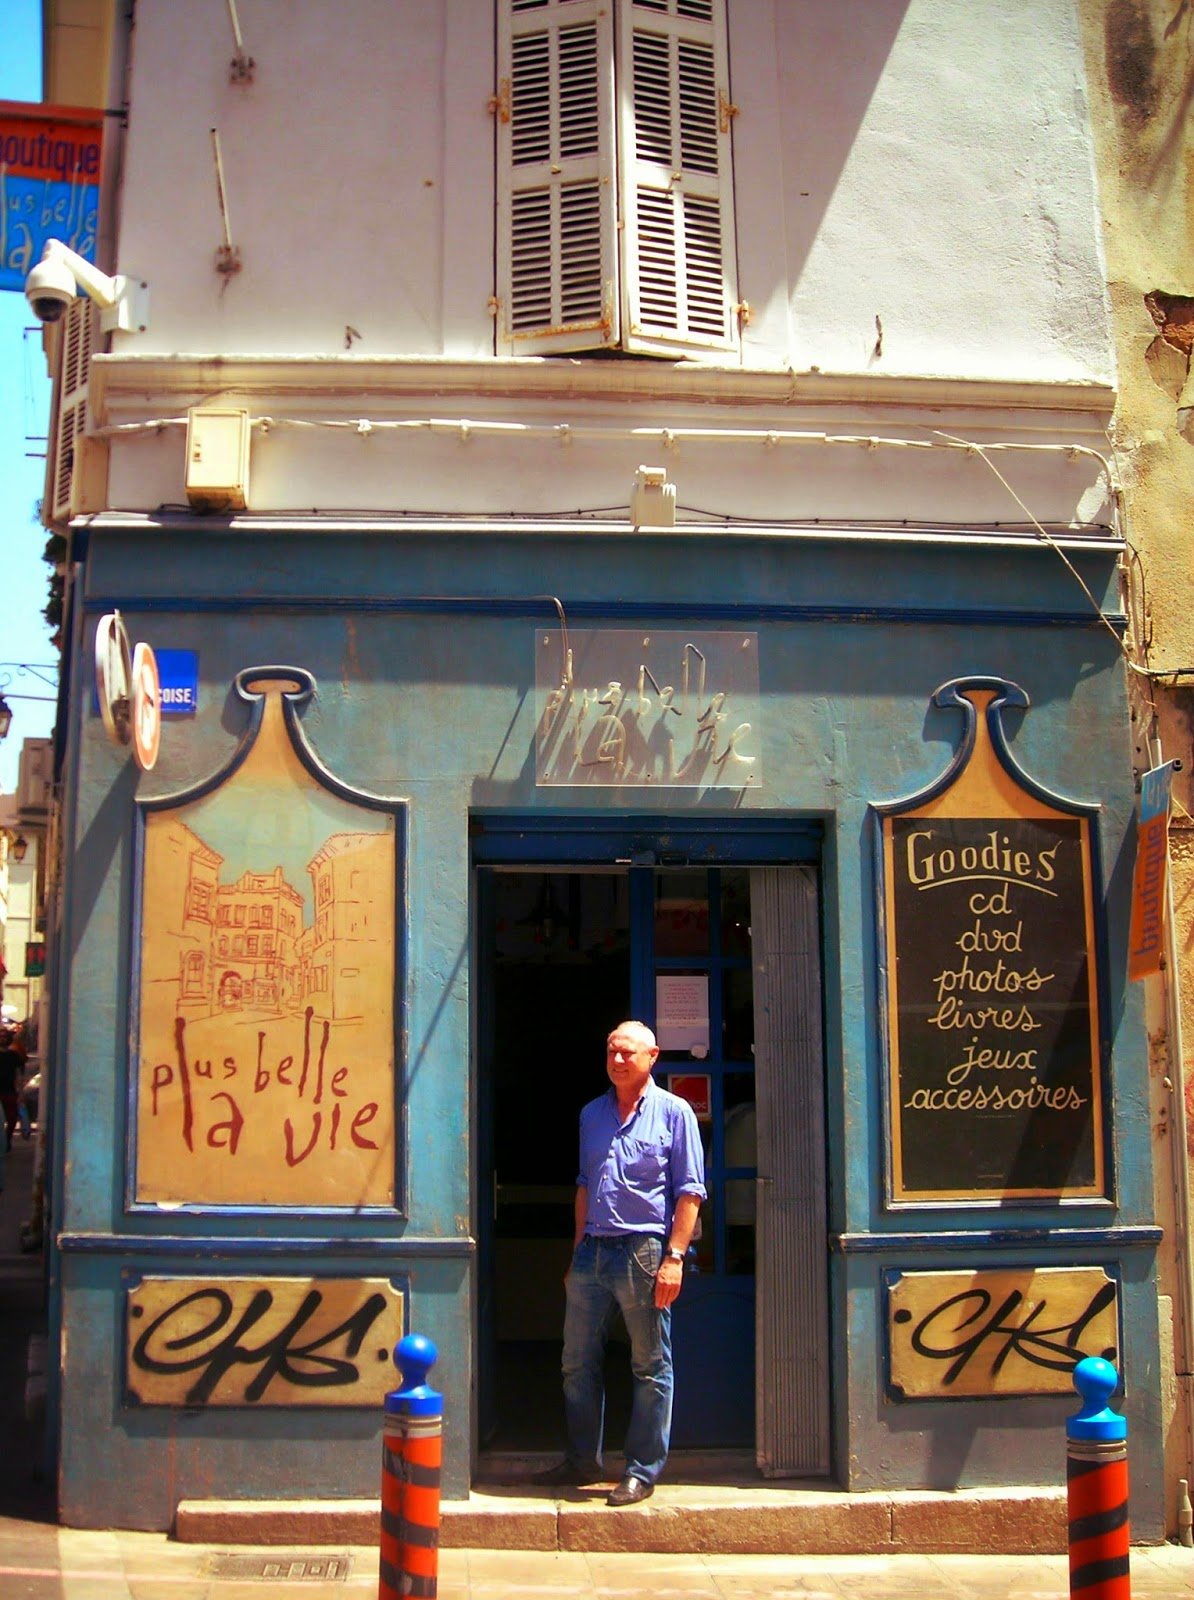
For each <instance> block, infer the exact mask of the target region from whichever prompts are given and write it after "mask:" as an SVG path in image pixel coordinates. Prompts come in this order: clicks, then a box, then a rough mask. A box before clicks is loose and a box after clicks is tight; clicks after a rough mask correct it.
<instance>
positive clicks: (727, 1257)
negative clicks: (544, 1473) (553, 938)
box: [635, 865, 757, 1449]
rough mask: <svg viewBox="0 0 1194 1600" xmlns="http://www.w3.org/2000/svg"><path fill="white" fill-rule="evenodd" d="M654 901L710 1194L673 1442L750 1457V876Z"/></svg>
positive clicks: (664, 1073)
mask: <svg viewBox="0 0 1194 1600" xmlns="http://www.w3.org/2000/svg"><path fill="white" fill-rule="evenodd" d="M635 876H637V874H636V875H635ZM650 892H651V896H652V903H651V907H650V924H649V928H648V929H647V930H645V931H646V933H647V939H648V941H649V951H650V956H649V960H650V971H651V976H652V980H653V982H652V992H651V993H650V995H649V996H648V997H647V998H648V999H649V1001H650V1004H651V1014H650V1015H648V1017H647V1018H646V1020H648V1021H651V1022H652V1025H653V1026H654V1028H655V1030H656V1034H657V1037H658V1039H659V1043H660V1056H659V1063H658V1065H657V1067H656V1071H655V1076H656V1079H657V1081H658V1082H659V1083H660V1085H661V1086H662V1087H663V1088H665V1089H670V1090H671V1091H672V1093H673V1094H678V1095H680V1096H681V1098H683V1099H685V1100H687V1101H688V1102H689V1103H690V1104H691V1105H692V1107H693V1110H694V1111H695V1112H696V1116H697V1121H698V1123H699V1125H700V1129H701V1137H702V1141H703V1143H704V1147H705V1178H706V1185H707V1188H708V1191H709V1197H708V1199H707V1200H706V1202H705V1204H704V1205H703V1206H702V1207H701V1216H700V1222H699V1225H698V1236H697V1237H696V1239H694V1241H693V1245H692V1247H691V1249H690V1251H689V1262H688V1265H687V1267H686V1278H685V1284H684V1289H683V1291H682V1293H681V1295H680V1298H679V1300H678V1301H677V1302H676V1306H675V1310H674V1312H673V1339H674V1345H675V1359H676V1399H675V1414H674V1420H673V1434H672V1439H673V1444H674V1445H675V1446H677V1447H679V1448H683V1447H685V1446H689V1447H700V1448H705V1449H708V1448H727V1447H743V1448H746V1447H751V1446H753V1445H754V1442H755V1428H754V1390H755V1384H754V1349H755V1336H754V1315H755V1179H756V1176H757V1173H756V1137H755V1073H754V1007H753V999H752V990H753V984H752V970H751V932H750V872H749V870H748V869H746V868H744V867H729V866H726V867H707V866H690V865H686V866H681V867H657V868H655V869H654V871H653V872H652V873H651V875H650Z"/></svg>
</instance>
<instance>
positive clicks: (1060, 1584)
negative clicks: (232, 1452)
mask: <svg viewBox="0 0 1194 1600" xmlns="http://www.w3.org/2000/svg"><path fill="white" fill-rule="evenodd" d="M439 1592H440V1595H441V1596H442V1597H443V1600H515V1597H519V1600H521V1597H522V1596H527V1597H528V1600H556V1597H557V1596H558V1597H559V1600H1066V1597H1067V1596H1068V1594H1069V1580H1068V1574H1067V1568H1066V1560H1065V1557H1064V1556H983V1555H969V1556H957V1555H953V1556H729V1555H703V1556H702V1555H691V1556H679V1555H611V1554H604V1553H603V1554H596V1553H586V1554H579V1553H567V1552H544V1553H536V1552H532V1551H525V1550H497V1551H492V1550H484V1551H482V1550H445V1551H442V1552H441V1555H440V1569H439ZM376 1593H377V1552H376V1550H374V1549H370V1548H367V1547H364V1546H360V1545H354V1546H349V1547H341V1548H338V1549H334V1550H333V1549H311V1548H307V1549H295V1550H282V1549H262V1548H256V1549H249V1548H245V1547H240V1548H236V1549H233V1548H223V1549H221V1548H217V1547H215V1546H210V1545H208V1546H204V1545H180V1544H177V1543H174V1542H173V1541H172V1540H170V1539H168V1538H167V1537H166V1536H165V1535H164V1534H153V1533H87V1532H80V1531H76V1530H72V1529H69V1528H54V1527H52V1526H48V1525H46V1524H37V1523H22V1522H10V1521H5V1520H3V1519H0V1595H2V1596H3V1597H4V1600H266V1597H272V1596H275V1595H294V1596H295V1597H296V1600H298V1597H299V1596H305V1597H306V1600H349V1597H350V1596H352V1595H370V1596H373V1595H376ZM1132 1594H1133V1596H1134V1600H1187V1597H1191V1600H1194V1550H1183V1549H1179V1548H1178V1547H1177V1546H1175V1545H1163V1546H1160V1547H1157V1548H1152V1547H1150V1548H1147V1549H1145V1548H1140V1549H1137V1550H1134V1551H1133V1552H1132Z"/></svg>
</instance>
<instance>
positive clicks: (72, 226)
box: [0, 100, 104, 290]
mask: <svg viewBox="0 0 1194 1600" xmlns="http://www.w3.org/2000/svg"><path fill="white" fill-rule="evenodd" d="M103 141H104V122H103V116H102V114H100V113H97V112H95V111H91V110H75V109H73V108H71V107H66V106H46V105H37V104H32V103H26V102H24V101H17V100H0V289H18V290H23V289H24V287H25V279H26V278H27V277H28V275H29V273H30V271H31V270H32V269H33V268H34V267H35V266H36V265H37V263H38V262H39V261H40V260H41V255H42V251H43V250H44V248H45V245H46V240H47V239H58V240H60V241H61V242H62V243H63V244H64V245H67V246H68V247H69V248H70V249H71V250H74V251H75V252H76V253H77V254H78V255H81V256H82V257H83V258H84V259H85V260H87V261H94V260H95V240H96V229H97V222H98V218H99V185H100V165H101V160H102V156H103Z"/></svg>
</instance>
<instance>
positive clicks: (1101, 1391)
mask: <svg viewBox="0 0 1194 1600" xmlns="http://www.w3.org/2000/svg"><path fill="white" fill-rule="evenodd" d="M1073 1377H1074V1388H1075V1389H1077V1391H1078V1393H1079V1394H1080V1395H1081V1396H1082V1398H1083V1400H1085V1401H1086V1403H1087V1405H1088V1406H1090V1407H1091V1408H1092V1409H1093V1410H1096V1411H1097V1410H1102V1408H1103V1407H1104V1406H1105V1405H1106V1404H1107V1402H1108V1400H1110V1398H1111V1396H1112V1395H1113V1394H1114V1393H1115V1391H1116V1389H1117V1388H1118V1387H1119V1373H1118V1372H1116V1370H1115V1368H1114V1367H1113V1366H1112V1365H1111V1363H1110V1361H1104V1360H1103V1357H1102V1356H1083V1358H1082V1360H1081V1361H1079V1363H1078V1365H1077V1366H1076V1367H1075V1368H1074V1373H1073Z"/></svg>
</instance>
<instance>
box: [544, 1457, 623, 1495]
mask: <svg viewBox="0 0 1194 1600" xmlns="http://www.w3.org/2000/svg"><path fill="white" fill-rule="evenodd" d="M604 1476H605V1474H604V1473H603V1472H602V1470H601V1468H600V1467H599V1466H598V1465H597V1463H596V1462H595V1461H590V1462H589V1463H588V1464H587V1465H586V1466H581V1467H578V1466H575V1465H574V1464H573V1463H572V1462H571V1461H561V1462H560V1463H559V1465H558V1466H554V1467H546V1468H545V1469H544V1470H543V1471H542V1472H535V1473H532V1475H531V1482H532V1483H535V1484H539V1485H540V1486H541V1487H542V1488H544V1489H567V1488H572V1489H575V1488H576V1486H577V1485H578V1484H581V1483H599V1482H600V1481H601V1479H602V1478H603V1477H604ZM606 1482H607V1483H608V1482H609V1479H608V1478H606Z"/></svg>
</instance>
